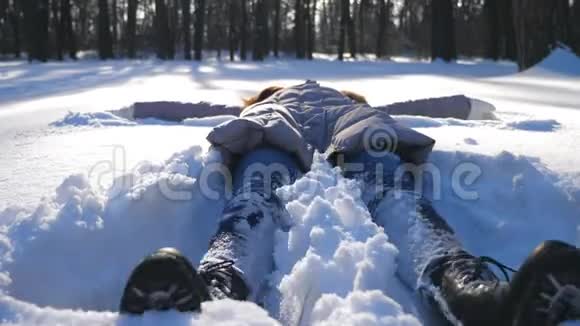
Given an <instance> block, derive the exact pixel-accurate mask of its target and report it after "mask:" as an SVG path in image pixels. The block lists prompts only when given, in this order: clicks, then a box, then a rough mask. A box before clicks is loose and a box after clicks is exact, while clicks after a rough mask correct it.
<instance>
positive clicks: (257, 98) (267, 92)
mask: <svg viewBox="0 0 580 326" xmlns="http://www.w3.org/2000/svg"><path fill="white" fill-rule="evenodd" d="M282 89H284V87H281V86H270V87H268V88H264V89H263V90H262V91H261V92H260V93H259V94H258V95H254V96H252V97H248V98H245V99H243V101H244V109H245V108H247V107H248V106H250V105H254V104H256V103H260V102H262V101H263V100H265V99H267V98H269V97H270V96H272V95H274V93H276V92H278V91H280V90H282ZM341 93H342V95H344V96H346V97H349V98H350V99H351V100H353V101H355V102H357V103H364V104H367V99H366V98H365V97H364V96H362V95H360V94H358V93H355V92H351V91H341Z"/></svg>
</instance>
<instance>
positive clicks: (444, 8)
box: [431, 0, 457, 61]
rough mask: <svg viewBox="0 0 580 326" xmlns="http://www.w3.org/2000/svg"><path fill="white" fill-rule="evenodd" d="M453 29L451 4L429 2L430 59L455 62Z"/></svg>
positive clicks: (445, 1) (441, 1)
mask: <svg viewBox="0 0 580 326" xmlns="http://www.w3.org/2000/svg"><path fill="white" fill-rule="evenodd" d="M455 46H456V45H455V27H454V21H453V2H452V1H451V0H432V2H431V59H432V60H434V59H438V58H440V59H443V60H445V61H451V60H455V59H456V58H457V50H456V47H455Z"/></svg>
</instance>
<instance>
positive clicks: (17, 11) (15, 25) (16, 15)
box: [8, 1, 22, 58]
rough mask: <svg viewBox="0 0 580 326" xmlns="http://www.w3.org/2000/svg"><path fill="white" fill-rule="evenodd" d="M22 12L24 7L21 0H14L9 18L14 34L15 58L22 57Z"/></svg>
mask: <svg viewBox="0 0 580 326" xmlns="http://www.w3.org/2000/svg"><path fill="white" fill-rule="evenodd" d="M21 13H22V7H21V5H20V1H13V2H12V8H11V9H10V12H9V13H8V19H9V20H10V25H11V26H12V34H13V42H12V54H13V55H14V57H15V58H20V53H21V52H22V49H21V41H20V40H21V38H20V26H21V20H20V15H21Z"/></svg>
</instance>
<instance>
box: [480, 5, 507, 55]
mask: <svg viewBox="0 0 580 326" xmlns="http://www.w3.org/2000/svg"><path fill="white" fill-rule="evenodd" d="M498 1H505V0H485V5H484V12H485V16H486V20H487V26H488V31H487V34H488V35H487V49H486V57H488V58H490V59H492V60H498V59H499V57H500V41H499V39H500V35H499V34H500V30H499V20H500V19H499V15H500V12H499V6H498Z"/></svg>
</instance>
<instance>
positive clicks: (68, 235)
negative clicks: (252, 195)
mask: <svg viewBox="0 0 580 326" xmlns="http://www.w3.org/2000/svg"><path fill="white" fill-rule="evenodd" d="M214 154H215V153H214V152H210V154H209V155H207V156H202V150H201V148H200V147H198V146H195V147H192V148H191V149H189V150H186V151H184V152H181V153H177V154H175V155H174V156H173V157H172V158H170V159H169V160H167V162H165V164H159V165H155V164H149V165H146V164H143V165H141V166H140V168H139V169H138V171H135V172H131V173H130V174H126V175H123V176H121V177H118V178H117V179H115V181H114V184H113V186H112V187H111V189H109V190H108V191H106V192H101V191H98V190H96V189H93V188H92V187H91V185H90V183H89V182H88V180H87V178H86V176H84V175H72V176H69V177H68V178H66V179H65V180H64V181H63V182H62V184H61V185H60V186H59V187H58V188H57V189H56V191H55V194H54V195H53V196H52V197H51V198H46V199H44V200H43V201H42V202H41V203H40V205H38V207H37V208H36V209H34V210H32V211H26V210H23V209H18V208H8V209H5V210H4V211H2V212H0V221H2V224H1V225H0V271H1V272H0V290H1V291H2V293H4V294H7V295H10V296H11V297H14V298H17V299H18V300H23V301H27V302H31V303H34V304H38V305H40V306H51V307H55V308H67V309H83V310H107V311H115V310H116V309H117V304H118V302H119V298H120V296H121V292H122V289H123V287H124V283H125V281H126V279H127V277H128V275H129V273H130V271H131V270H132V268H133V267H134V266H135V265H136V264H137V263H138V262H139V261H140V260H141V259H142V258H143V257H144V256H145V255H147V254H149V253H151V252H152V251H154V250H155V249H157V248H160V247H167V246H171V247H176V248H178V249H180V250H181V251H182V252H183V253H184V254H185V255H186V256H187V257H188V258H189V259H191V261H192V262H194V264H197V262H199V260H200V258H201V256H202V255H203V254H204V253H205V251H206V249H207V246H208V243H209V239H210V237H211V236H212V235H213V234H214V232H215V229H216V227H217V219H215V218H212V217H215V216H217V214H219V213H220V212H221V209H222V207H223V203H222V202H221V201H220V200H216V201H213V200H209V199H207V198H206V197H205V196H203V195H202V193H201V191H199V184H198V182H197V179H198V178H199V175H200V173H201V171H202V170H203V168H204V165H205V164H207V162H210V161H212V160H215V159H217V158H216V156H213V155H214ZM202 211H203V212H204V214H203V215H202V214H193V213H192V212H202Z"/></svg>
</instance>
